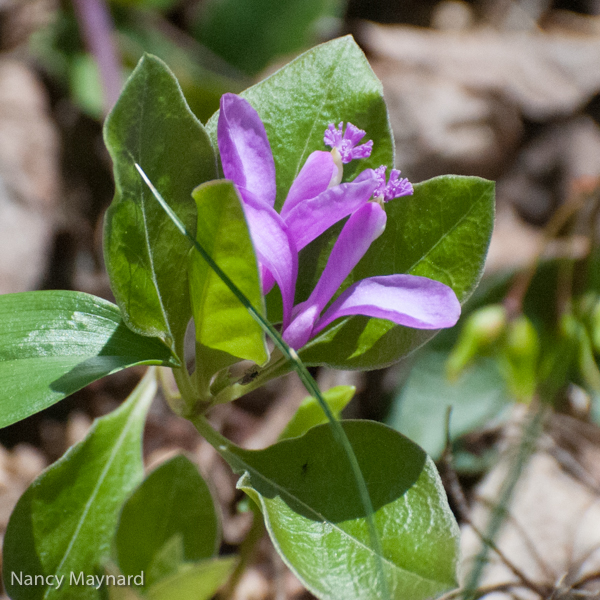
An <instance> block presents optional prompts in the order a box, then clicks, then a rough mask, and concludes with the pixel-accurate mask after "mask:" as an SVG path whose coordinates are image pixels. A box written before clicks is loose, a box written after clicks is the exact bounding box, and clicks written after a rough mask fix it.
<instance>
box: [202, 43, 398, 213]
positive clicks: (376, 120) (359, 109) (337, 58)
mask: <svg viewBox="0 0 600 600" xmlns="http://www.w3.org/2000/svg"><path fill="white" fill-rule="evenodd" d="M240 95H241V96H242V97H244V98H246V100H248V101H249V102H250V104H252V106H253V107H254V108H255V109H256V110H257V112H258V114H259V115H260V118H261V119H262V121H263V123H264V125H265V129H266V130H267V137H268V138H269V143H270V145H271V150H272V152H273V157H274V158H275V168H276V173H277V203H276V207H277V208H278V209H279V208H280V207H281V205H282V204H283V202H284V200H285V197H286V195H287V192H288V190H289V189H290V186H291V185H292V182H293V180H294V179H295V177H296V175H298V173H299V172H300V169H301V168H302V166H303V165H304V162H305V161H306V159H307V158H308V155H309V154H310V153H311V152H313V151H314V150H328V148H327V147H326V146H325V145H324V144H323V134H324V133H325V130H326V129H327V126H328V125H329V123H335V124H336V125H337V124H338V123H339V122H340V121H344V122H348V121H350V122H351V123H353V124H354V125H356V126H357V127H359V128H360V129H364V130H365V131H366V132H367V137H365V140H367V139H371V140H373V152H372V154H371V156H370V158H368V159H364V160H356V161H353V162H352V163H349V164H348V165H346V166H345V167H344V179H346V180H351V179H354V177H355V176H356V175H357V174H358V173H359V172H360V171H362V170H363V169H366V168H369V167H370V168H375V167H378V166H380V165H392V164H393V163H394V142H393V136H392V130H391V128H390V123H389V118H388V113H387V108H386V105H385V102H384V100H383V87H382V85H381V82H380V81H379V79H377V77H376V76H375V74H374V73H373V71H372V69H371V67H370V66H369V63H368V62H367V59H366V58H365V55H364V54H363V52H362V50H361V49H360V48H359V47H358V46H357V44H356V42H355V41H354V40H353V39H352V36H346V37H343V38H339V39H336V40H332V41H331V42H327V43H325V44H321V45H320V46H317V47H315V48H313V49H312V50H309V51H308V52H305V53H304V54H302V55H301V56H299V57H298V58H297V59H296V60H293V61H292V62H290V63H289V64H288V65H286V66H285V67H283V68H282V69H280V70H279V71H277V72H276V73H274V74H273V75H271V76H270V77H268V78H267V79H265V80H264V81H261V82H260V83H257V84H256V85H254V86H252V87H250V88H248V89H247V90H246V91H244V92H242V93H241V94H240ZM218 116H219V113H218V112H217V113H216V114H215V115H213V116H212V117H211V119H210V121H209V122H208V123H207V125H206V129H207V131H208V132H209V134H210V136H211V138H212V139H213V141H214V142H215V147H216V139H217V138H216V130H217V120H218Z"/></svg>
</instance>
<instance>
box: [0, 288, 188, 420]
mask: <svg viewBox="0 0 600 600" xmlns="http://www.w3.org/2000/svg"><path fill="white" fill-rule="evenodd" d="M0 342H1V343H0V380H2V394H1V395H0V427H6V426H7V425H10V424H11V423H15V422H16V421H19V420H21V419H24V418H25V417H28V416H29V415H32V414H34V413H36V412H39V411H40V410H43V409H44V408H47V407H48V406H50V405H52V404H54V403H56V402H58V401H59V400H62V399H63V398H65V397H66V396H68V395H70V394H72V393H73V392H76V391H77V390H79V389H81V388H82V387H84V386H86V385H87V384H88V383H91V382H92V381H96V380H97V379H101V378H102V377H104V376H106V375H109V374H110V373H114V372H116V371H119V370H121V369H125V368H126V367H130V366H133V365H139V364H146V365H166V366H172V367H176V366H178V363H177V360H176V359H175V357H174V356H173V354H172V353H171V351H170V350H169V348H167V346H165V344H163V342H161V341H160V340H159V339H156V338H148V337H144V336H141V335H138V334H136V333H134V332H133V331H131V330H130V329H129V328H128V327H126V326H125V324H124V323H123V321H122V319H121V313H120V312H119V309H118V308H117V307H116V306H115V305H114V304H111V303H110V302H107V301H106V300H102V299H101V298H97V297H95V296H90V295H89V294H84V293H82V292H69V291H41V292H23V293H19V294H7V295H4V296H0Z"/></svg>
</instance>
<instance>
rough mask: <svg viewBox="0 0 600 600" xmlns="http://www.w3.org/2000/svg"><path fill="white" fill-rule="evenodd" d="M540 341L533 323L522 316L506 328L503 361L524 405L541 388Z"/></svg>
mask: <svg viewBox="0 0 600 600" xmlns="http://www.w3.org/2000/svg"><path fill="white" fill-rule="evenodd" d="M539 357H540V341H539V337H538V333H537V331H536V329H535V327H534V326H533V324H532V322H531V321H530V320H529V319H528V318H527V317H526V316H525V315H520V316H519V317H517V318H516V319H514V320H513V321H511V322H510V323H509V324H508V326H507V329H506V338H505V342H504V346H503V348H502V355H501V359H500V362H501V364H502V366H503V367H504V372H505V376H506V378H507V380H508V381H507V382H508V385H509V387H510V389H511V391H512V393H513V394H514V395H515V396H516V398H517V400H519V401H520V402H529V401H530V400H531V398H532V397H533V394H534V393H535V390H536V387H537V381H538V378H537V368H538V360H539Z"/></svg>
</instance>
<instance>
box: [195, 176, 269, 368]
mask: <svg viewBox="0 0 600 600" xmlns="http://www.w3.org/2000/svg"><path fill="white" fill-rule="evenodd" d="M193 195H194V200H195V201H196V205H197V208H198V227H197V231H196V238H197V240H198V242H199V243H200V244H201V245H202V246H203V247H204V249H205V250H206V251H207V252H208V253H209V255H210V256H212V258H213V259H214V260H215V261H216V263H217V264H218V265H219V266H220V267H221V269H223V271H224V272H225V273H226V274H227V275H228V276H229V277H230V278H231V279H232V281H233V282H234V283H235V284H236V285H237V286H238V288H239V289H240V290H241V291H242V292H243V293H244V294H245V296H246V298H248V301H249V302H250V303H251V304H252V305H253V306H254V307H255V308H256V309H257V310H258V311H259V312H260V313H262V314H264V302H263V296H262V289H261V283H260V278H259V274H258V267H257V262H256V257H255V255H254V249H253V246H252V240H251V239H250V233H249V231H248V225H247V223H246V219H245V217H244V211H243V209H242V205H241V202H240V200H239V198H238V195H237V193H236V191H235V188H234V186H233V184H232V183H231V182H229V181H225V180H223V181H214V182H210V183H206V184H204V185H201V186H200V187H198V188H197V189H195V190H194V194H193ZM190 285H191V294H192V306H193V313H194V323H195V327H196V341H197V342H198V343H199V344H202V346H206V347H207V348H212V349H214V350H219V351H220V352H224V353H228V354H229V355H232V356H234V357H238V358H243V359H247V360H252V361H254V362H255V363H258V364H262V363H264V362H265V361H266V360H267V359H268V353H267V348H266V345H265V336H264V333H263V331H262V329H261V327H260V325H259V324H258V323H257V322H256V321H255V320H254V319H253V318H252V316H251V315H250V314H249V313H248V310H247V309H246V308H245V307H244V306H243V305H242V304H241V303H240V301H239V300H238V299H237V298H236V297H235V296H234V295H233V294H232V293H231V291H230V290H229V288H228V287H227V286H226V285H225V284H224V283H223V281H221V279H220V278H219V277H218V276H217V274H216V273H215V272H214V271H213V270H212V269H211V268H210V267H209V265H208V263H207V262H206V261H205V260H204V259H203V258H202V256H200V254H199V253H198V252H194V251H192V252H191V254H190ZM198 361H199V368H201V369H202V368H205V365H204V364H203V363H202V361H203V356H199V358H198ZM231 362H236V360H235V359H234V360H233V361H230V364H231ZM222 363H223V360H222V361H221V364H219V367H221V366H225V365H224V364H222ZM215 370H216V369H215ZM215 370H213V371H212V372H211V373H208V376H210V375H212V374H213V373H214V372H215Z"/></svg>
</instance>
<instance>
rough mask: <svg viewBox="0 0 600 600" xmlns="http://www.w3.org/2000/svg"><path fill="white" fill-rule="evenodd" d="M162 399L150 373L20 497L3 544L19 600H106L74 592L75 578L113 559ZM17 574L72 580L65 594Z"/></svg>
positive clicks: (11, 590) (7, 575)
mask: <svg viewBox="0 0 600 600" xmlns="http://www.w3.org/2000/svg"><path fill="white" fill-rule="evenodd" d="M155 393H156V379H155V374H154V371H153V370H151V371H150V372H149V373H148V374H147V375H146V376H145V377H144V379H143V380H142V381H141V383H140V384H139V385H138V386H137V387H136V389H135V390H134V391H133V392H132V394H131V395H130V397H129V399H128V400H127V402H125V403H124V404H123V405H122V406H121V407H120V408H118V409H117V410H115V411H114V412H112V413H110V414H109V415H107V416H106V417H102V418H101V419H98V420H97V421H96V422H95V423H94V426H93V427H92V429H91V430H90V432H89V433H88V435H87V436H86V438H85V439H84V440H83V441H82V442H81V443H79V444H77V445H76V446H73V447H72V448H71V449H70V450H69V451H68V452H67V453H66V454H65V456H63V458H61V459H60V460H59V461H58V462H56V463H55V464H53V465H52V466H51V467H49V468H48V469H46V471H44V472H43V473H42V474H41V475H40V476H39V477H38V478H37V479H36V480H35V481H34V482H33V483H32V484H31V485H30V486H29V488H28V489H27V491H26V492H25V494H23V496H21V499H20V500H19V502H18V503H17V506H16V507H15V510H14V511H13V513H12V516H11V518H10V521H9V524H8V528H7V531H6V537H5V539H4V564H3V572H4V584H5V586H6V590H7V592H8V594H9V595H10V597H11V598H12V599H13V600H34V599H35V600H38V599H42V598H43V599H44V600H58V599H62V598H65V599H67V598H68V599H70V598H77V599H78V600H88V599H89V600H92V599H93V600H95V599H99V598H101V595H100V592H99V591H98V590H96V589H95V588H94V587H88V586H75V585H72V583H73V582H72V581H71V573H74V574H75V577H77V576H79V574H80V573H84V575H85V576H86V577H87V576H89V575H94V574H97V573H98V572H99V568H100V566H101V562H102V561H103V560H104V559H106V558H107V557H108V555H109V552H110V545H111V542H112V540H113V537H114V534H115V530H116V527H117V519H118V515H119V510H120V508H121V505H122V504H123V502H124V500H125V498H126V497H127V496H128V495H129V493H130V492H131V490H132V489H133V488H134V487H135V486H136V484H137V483H138V482H139V481H140V480H141V479H142V476H143V472H144V471H143V464H142V431H143V428H144V422H145V418H146V413H147V412H148V408H149V407H150V403H151V402H152V400H153V398H154V395H155ZM13 572H14V573H23V574H28V575H32V576H35V575H42V576H48V575H54V576H58V577H62V576H64V578H65V579H64V581H62V585H61V586H60V587H58V589H57V588H56V582H55V580H51V581H50V582H49V583H50V585H48V584H46V585H37V586H25V585H19V584H18V583H16V582H15V581H14V578H13V577H11V573H13ZM52 584H54V585H52Z"/></svg>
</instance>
